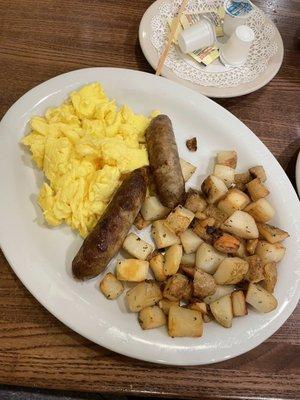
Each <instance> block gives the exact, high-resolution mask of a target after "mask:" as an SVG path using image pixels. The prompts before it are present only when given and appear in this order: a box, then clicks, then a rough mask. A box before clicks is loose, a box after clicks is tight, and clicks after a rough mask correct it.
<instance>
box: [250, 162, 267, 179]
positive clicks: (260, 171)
mask: <svg viewBox="0 0 300 400" xmlns="http://www.w3.org/2000/svg"><path fill="white" fill-rule="evenodd" d="M249 173H250V174H251V176H252V178H253V179H254V178H259V179H260V180H261V181H262V182H265V181H266V180H267V175H266V172H265V170H264V167H262V166H261V165H257V166H256V167H252V168H250V169H249Z"/></svg>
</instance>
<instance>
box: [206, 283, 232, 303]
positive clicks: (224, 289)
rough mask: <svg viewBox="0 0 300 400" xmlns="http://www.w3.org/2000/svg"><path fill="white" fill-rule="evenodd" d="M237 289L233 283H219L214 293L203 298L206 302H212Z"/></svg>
mask: <svg viewBox="0 0 300 400" xmlns="http://www.w3.org/2000/svg"><path fill="white" fill-rule="evenodd" d="M234 289H235V286H233V285H217V288H216V291H215V293H214V294H213V295H210V296H207V297H205V298H204V299H203V301H204V302H205V303H206V304H211V303H213V302H214V301H216V300H219V299H220V298H221V297H223V296H226V295H227V294H231V293H232V292H233V291H234Z"/></svg>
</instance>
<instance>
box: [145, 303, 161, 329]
mask: <svg viewBox="0 0 300 400" xmlns="http://www.w3.org/2000/svg"><path fill="white" fill-rule="evenodd" d="M138 320H139V323H140V325H141V328H142V329H153V328H158V327H160V326H163V325H166V322H167V319H166V316H165V314H164V313H163V311H162V310H161V309H160V308H159V307H158V306H150V307H145V308H143V309H142V310H141V311H140V312H139V317H138Z"/></svg>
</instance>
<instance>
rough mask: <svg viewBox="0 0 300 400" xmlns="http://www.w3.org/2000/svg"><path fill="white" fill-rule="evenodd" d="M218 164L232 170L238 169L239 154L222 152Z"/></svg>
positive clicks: (219, 154)
mask: <svg viewBox="0 0 300 400" xmlns="http://www.w3.org/2000/svg"><path fill="white" fill-rule="evenodd" d="M217 164H221V165H227V166H228V167H231V168H236V164H237V153H236V151H234V150H232V151H228V150H226V151H220V152H219V153H218V154H217Z"/></svg>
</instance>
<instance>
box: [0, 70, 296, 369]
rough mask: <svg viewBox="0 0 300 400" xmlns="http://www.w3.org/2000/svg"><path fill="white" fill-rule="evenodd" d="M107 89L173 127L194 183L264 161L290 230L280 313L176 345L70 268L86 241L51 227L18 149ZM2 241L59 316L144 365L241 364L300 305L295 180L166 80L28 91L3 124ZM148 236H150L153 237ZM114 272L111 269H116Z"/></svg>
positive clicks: (280, 217)
mask: <svg viewBox="0 0 300 400" xmlns="http://www.w3.org/2000/svg"><path fill="white" fill-rule="evenodd" d="M94 81H99V82H101V83H102V84H103V86H104V89H105V91H106V92H107V94H108V95H109V96H110V97H112V98H115V99H116V100H117V102H118V103H119V104H124V103H127V104H129V105H130V106H131V107H132V108H133V109H134V110H135V111H136V112H139V113H144V114H148V113H150V112H151V111H152V110H153V109H159V110H161V112H163V113H165V114H167V115H169V116H170V118H171V119H172V121H173V124H174V129H175V134H176V139H177V143H178V147H179V151H180V155H181V156H182V157H183V158H184V159H186V160H188V161H190V162H192V163H194V164H195V165H197V166H198V170H197V172H196V173H195V177H193V179H192V181H191V182H190V183H191V184H192V185H194V186H199V184H200V182H201V180H202V179H203V177H204V176H205V175H206V174H207V173H208V171H210V170H211V167H212V159H213V157H214V155H215V153H216V151H218V150H221V149H236V150H237V152H238V155H239V164H238V167H239V169H240V170H241V171H242V170H244V169H246V168H248V167H250V166H253V165H255V164H257V163H259V164H262V165H264V166H265V168H266V171H267V174H268V177H269V179H268V187H269V189H270V191H271V193H272V194H271V197H270V199H271V202H272V204H273V205H274V206H275V208H276V210H277V211H278V212H277V216H276V219H275V220H274V223H275V224H278V225H279V226H280V227H282V228H284V229H286V230H288V231H289V233H290V235H291V238H290V239H288V240H287V241H286V246H287V255H286V257H285V259H284V261H283V262H282V265H280V268H279V282H278V285H277V287H276V297H277V299H278V302H279V305H278V308H277V309H276V310H275V311H273V312H272V313H269V314H265V315H264V314H258V313H256V312H254V311H250V312H249V314H248V315H247V316H246V317H243V318H236V319H235V320H234V322H233V327H232V328H231V329H224V328H222V327H221V326H219V325H217V324H216V323H214V322H212V323H210V324H205V332H204V336H203V337H202V338H199V339H193V338H178V339H172V338H170V337H168V335H167V333H166V330H165V328H160V329H154V330H150V331H142V330H141V328H140V327H139V324H138V322H137V317H136V314H129V313H127V312H126V310H125V307H124V301H123V298H121V299H119V300H118V301H108V300H106V299H105V298H104V296H103V295H102V294H101V293H99V289H98V285H99V278H96V279H93V280H91V281H88V282H84V283H78V282H76V281H75V280H74V279H73V278H72V276H71V273H70V264H71V260H72V258H73V256H74V255H75V253H76V252H77V250H78V248H79V246H80V243H81V239H80V238H79V237H78V236H76V235H75V234H73V233H72V232H71V230H70V229H69V228H68V227H66V226H65V227H59V228H55V229H53V228H52V229H50V228H48V227H46V226H45V225H43V223H42V221H43V219H42V215H41V211H40V209H39V207H38V206H37V204H36V197H37V193H38V187H39V186H40V184H41V182H42V173H41V172H40V171H38V170H37V169H36V168H35V167H34V166H33V164H32V162H31V160H30V154H29V153H28V152H27V151H25V149H24V148H23V147H21V146H20V145H19V140H20V139H21V137H22V136H23V135H24V134H25V132H26V131H27V129H28V127H27V122H28V121H29V119H30V117H31V116H33V115H42V114H43V113H44V112H45V111H46V109H47V108H48V107H50V106H56V105H59V104H60V103H61V102H62V101H63V100H65V99H66V98H67V96H68V94H69V93H70V92H71V91H73V90H74V89H77V88H79V87H81V86H82V85H85V84H87V83H90V82H94ZM0 135H1V136H0V137H1V139H0V140H1V147H0V152H1V154H0V181H1V193H2V195H1V202H0V220H1V226H2V227H1V230H0V243H1V246H2V249H3V251H4V253H5V255H6V257H7V259H8V261H9V263H10V265H11V267H12V268H13V270H14V271H15V273H16V274H17V275H18V277H19V278H20V279H21V281H22V282H23V283H24V285H25V286H26V287H27V288H28V289H29V290H30V292H31V293H32V294H33V295H34V296H35V297H36V298H37V300H38V301H39V302H40V303H41V304H43V305H44V306H45V307H46V308H47V309H48V310H49V311H50V312H51V313H52V314H53V315H55V316H56V317H57V318H58V319H59V320H61V321H62V322H63V323H65V324H66V325H67V326H69V327H70V328H71V329H73V330H74V331H76V332H78V333H80V334H81V335H83V336H85V337H86V338H88V339H90V340H92V341H93V342H95V343H98V344H99V345H102V346H105V347H107V348H109V349H111V350H114V351H116V352H119V353H121V354H124V355H127V356H130V357H135V358H138V359H141V360H146V361H152V362H157V363H165V364H174V365H196V364H207V363H213V362H218V361H222V360H226V359H228V358H231V357H235V356H237V355H239V354H242V353H244V352H246V351H248V350H251V349H253V348H254V347H255V346H257V345H258V344H260V343H261V342H263V341H264V340H265V339H267V338H268V337H269V336H271V335H272V334H273V333H274V332H275V331H276V330H277V329H278V328H279V327H280V326H281V325H282V324H283V323H284V321H285V320H286V319H287V318H288V317H289V315H290V314H291V313H292V311H293V309H294V308H295V306H296V304H297V301H298V298H299V293H300V290H299V280H300V245H299V239H300V225H299V221H298V220H297V218H296V216H299V215H300V205H299V201H298V199H297V197H296V194H295V191H294V189H293V188H292V186H291V184H290V182H289V180H288V178H287V176H286V175H285V173H284V172H283V170H282V169H281V167H280V165H279V164H278V162H277V161H276V160H275V158H274V157H273V156H272V154H271V153H270V152H269V150H268V149H267V148H266V147H265V146H264V145H263V144H262V143H261V142H260V141H259V139H258V138H257V137H256V136H255V135H254V134H253V133H252V132H251V131H250V130H249V129H248V128H247V127H246V126H245V125H244V124H242V122H240V121H239V120H238V119H237V118H236V117H234V116H233V115H232V114H230V113H229V112H228V111H226V110H225V109H224V108H222V107H220V106H219V105H218V104H216V103H214V102H213V101H211V100H209V99H208V98H206V97H204V96H202V95H201V94H199V93H196V92H195V91H192V90H190V89H187V88H185V87H183V86H181V85H178V84H177V83H174V82H171V81H169V80H167V79H164V78H161V77H156V76H154V75H151V74H146V73H143V72H138V71H131V70H125V69H114V68H91V69H82V70H78V71H73V72H69V73H67V74H64V75H60V76H58V77H56V78H53V79H50V80H49V81H47V82H45V83H43V84H41V85H39V86H37V87H36V88H34V89H32V90H30V91H29V92H28V93H26V94H25V95H24V96H23V97H22V98H21V99H20V100H18V101H17V102H16V103H15V104H14V105H13V106H12V107H11V108H10V110H9V111H8V112H7V114H6V115H5V117H4V118H3V120H2V122H1V124H0ZM192 136H196V137H197V138H198V151H197V152H196V153H190V152H188V150H187V149H186V146H185V140H186V138H188V137H192ZM144 237H145V238H148V239H149V237H148V233H145V234H144ZM112 268H113V266H112V265H111V269H112Z"/></svg>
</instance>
